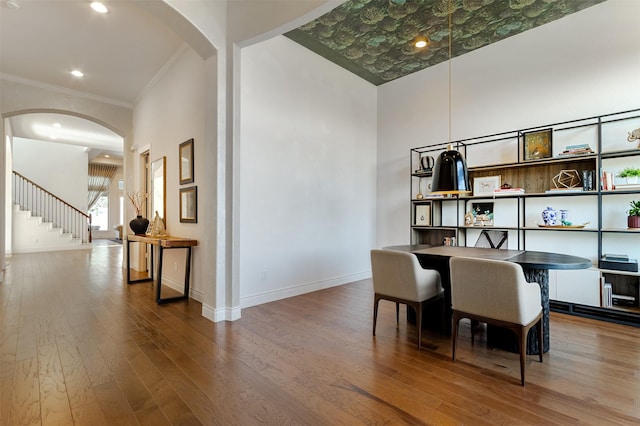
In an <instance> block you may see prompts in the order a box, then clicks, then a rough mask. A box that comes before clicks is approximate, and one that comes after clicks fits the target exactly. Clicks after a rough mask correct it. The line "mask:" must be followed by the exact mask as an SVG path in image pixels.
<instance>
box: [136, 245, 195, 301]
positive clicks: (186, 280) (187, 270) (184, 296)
mask: <svg viewBox="0 0 640 426" xmlns="http://www.w3.org/2000/svg"><path fill="white" fill-rule="evenodd" d="M131 243H143V244H147V245H148V246H150V247H151V259H150V261H151V268H150V271H149V276H148V277H145V278H140V279H136V280H132V279H131ZM197 245H198V240H193V239H190V238H180V237H171V236H168V235H165V236H162V237H154V236H151V235H127V284H136V283H142V282H149V281H153V269H154V268H153V247H154V246H158V279H157V282H158V284H157V286H156V303H157V304H158V305H162V304H164V303H169V302H176V301H178V300H186V299H188V298H189V279H190V276H191V248H192V247H195V246H197ZM165 249H186V251H187V258H186V264H185V274H184V294H182V295H181V296H175V297H165V298H163V297H162V254H163V252H164V250H165Z"/></svg>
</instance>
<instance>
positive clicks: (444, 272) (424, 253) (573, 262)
mask: <svg viewBox="0 0 640 426" xmlns="http://www.w3.org/2000/svg"><path fill="white" fill-rule="evenodd" d="M385 249H390V250H401V251H408V252H411V253H413V254H415V255H416V256H417V257H418V260H419V261H420V265H421V266H422V267H423V268H425V269H435V270H437V271H438V272H439V273H440V279H441V281H442V287H443V288H444V290H445V297H444V300H445V310H446V311H447V318H450V317H451V279H450V274H449V259H450V258H451V257H454V256H464V257H475V258H480V259H495V260H504V261H507V262H514V263H517V264H519V265H520V266H522V270H523V272H524V275H525V277H526V279H527V281H528V282H536V283H538V285H540V297H541V302H542V312H543V315H542V320H543V330H544V331H543V333H544V336H543V345H544V348H543V350H544V352H548V351H549V269H565V270H566V269H587V268H590V267H591V266H592V265H591V261H590V260H589V259H586V258H584V257H578V256H571V255H567V254H560V253H547V252H541V251H529V250H502V249H491V248H477V247H457V246H436V247H425V246H424V245H405V246H390V247H385ZM445 332H447V333H451V324H450V323H449V324H445ZM487 343H488V344H489V345H491V346H493V347H499V348H502V349H505V350H509V351H512V352H518V342H517V341H516V338H515V336H514V335H513V333H511V332H510V331H509V330H505V329H501V328H498V327H489V330H488V331H487ZM527 353H528V354H538V353H539V348H538V341H537V331H536V329H535V327H534V328H532V329H531V330H530V331H529V334H528V336H527Z"/></svg>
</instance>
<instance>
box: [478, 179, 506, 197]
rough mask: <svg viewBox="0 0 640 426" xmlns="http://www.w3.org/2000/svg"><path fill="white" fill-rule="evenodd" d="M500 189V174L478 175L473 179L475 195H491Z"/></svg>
mask: <svg viewBox="0 0 640 426" xmlns="http://www.w3.org/2000/svg"><path fill="white" fill-rule="evenodd" d="M497 189H500V176H486V177H477V178H475V179H474V180H473V196H474V197H477V196H479V195H490V196H493V194H494V192H495V191H496V190H497Z"/></svg>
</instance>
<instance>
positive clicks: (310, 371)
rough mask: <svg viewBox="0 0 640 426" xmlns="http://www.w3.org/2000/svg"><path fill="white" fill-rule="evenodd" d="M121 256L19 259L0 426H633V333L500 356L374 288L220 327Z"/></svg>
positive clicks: (11, 281) (554, 335) (0, 332)
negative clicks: (164, 297) (425, 326)
mask: <svg viewBox="0 0 640 426" xmlns="http://www.w3.org/2000/svg"><path fill="white" fill-rule="evenodd" d="M123 277H124V274H123V270H122V246H120V245H106V244H105V245H101V244H100V243H99V242H98V243H97V245H96V247H95V249H94V250H93V251H92V252H91V253H88V252H73V251H70V252H56V253H33V254H25V255H14V256H13V257H12V258H11V261H10V265H9V269H8V270H7V273H6V274H5V282H3V283H2V284H1V285H0V350H1V353H0V425H1V426H5V425H6V426H14V425H22V424H60V423H63V424H77V425H114V424H118V425H119V424H131V425H140V424H142V425H146V424H150V425H151V424H152V425H165V424H166V425H225V426H227V425H253V424H278V425H280V424H304V425H316V424H318V425H329V424H330V425H349V426H351V425H355V424H412V425H422V424H425V425H461V424H473V425H496V424H507V425H519V424H521V425H563V426H564V425H574V424H575V425H578V424H580V425H598V426H600V425H632V424H638V423H639V422H640V381H638V380H637V378H638V377H640V332H639V331H638V328H633V327H627V326H622V325H616V324H610V323H604V322H598V321H593V320H589V319H585V318H579V317H572V316H566V315H562V314H558V313H552V314H551V351H550V352H549V353H548V354H546V355H545V356H544V362H543V363H539V362H538V361H537V358H536V357H527V385H526V386H525V387H522V386H520V385H519V360H518V356H517V354H512V353H508V352H504V351H500V350H494V349H492V348H490V347H488V346H487V344H486V330H485V328H484V327H479V329H478V331H477V332H476V333H475V344H474V345H472V344H471V338H470V336H471V329H470V324H469V323H468V322H466V321H463V322H462V323H461V328H460V338H459V346H458V348H459V349H458V359H457V361H456V362H452V361H451V353H450V352H451V343H450V339H449V337H448V336H444V335H441V334H439V333H438V332H437V331H433V330H425V331H424V336H423V342H422V344H423V350H422V351H420V352H418V351H417V349H416V343H417V342H416V341H415V339H416V337H415V327H414V326H413V325H411V324H407V322H406V313H405V309H404V308H403V309H402V312H401V317H400V323H399V324H396V320H395V304H393V303H381V305H380V315H379V321H378V328H377V333H376V336H375V337H374V336H372V333H371V326H372V318H371V316H372V300H373V292H372V285H371V281H370V280H363V281H358V282H354V283H351V284H348V285H344V286H339V287H333V288H329V289H325V290H321V291H317V292H314V293H309V294H305V295H301V296H297V297H292V298H289V299H284V300H280V301H277V302H273V303H268V304H263V305H260V306H254V307H250V308H244V309H243V310H242V318H241V319H239V320H237V321H234V322H219V323H212V322H210V321H209V320H207V319H206V318H204V317H202V305H201V304H200V303H198V302H195V301H194V300H189V301H187V302H180V303H174V304H168V305H163V306H159V305H157V304H156V303H155V301H154V293H153V290H154V287H153V285H152V284H137V285H127V284H126V283H124V281H123Z"/></svg>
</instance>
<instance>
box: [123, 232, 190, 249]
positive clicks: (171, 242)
mask: <svg viewBox="0 0 640 426" xmlns="http://www.w3.org/2000/svg"><path fill="white" fill-rule="evenodd" d="M127 240H129V241H134V242H139V243H145V244H153V245H156V246H162V247H166V248H177V247H193V246H197V245H198V240H194V239H191V238H182V237H172V236H170V235H163V236H152V235H127Z"/></svg>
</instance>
